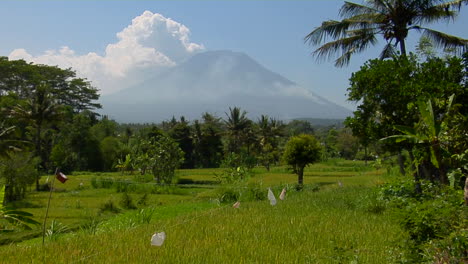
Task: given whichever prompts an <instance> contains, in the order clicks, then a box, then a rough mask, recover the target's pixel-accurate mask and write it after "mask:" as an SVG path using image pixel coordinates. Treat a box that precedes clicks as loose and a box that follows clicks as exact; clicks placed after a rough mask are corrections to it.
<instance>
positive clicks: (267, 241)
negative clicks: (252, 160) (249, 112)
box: [0, 160, 406, 263]
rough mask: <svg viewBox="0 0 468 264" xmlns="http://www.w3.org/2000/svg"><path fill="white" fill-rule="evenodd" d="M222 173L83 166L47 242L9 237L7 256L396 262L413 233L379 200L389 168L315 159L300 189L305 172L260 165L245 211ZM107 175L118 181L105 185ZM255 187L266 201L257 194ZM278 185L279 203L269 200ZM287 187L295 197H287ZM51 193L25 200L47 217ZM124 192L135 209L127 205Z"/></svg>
mask: <svg viewBox="0 0 468 264" xmlns="http://www.w3.org/2000/svg"><path fill="white" fill-rule="evenodd" d="M222 172H223V169H195V170H179V171H177V177H178V182H179V184H177V185H171V186H158V185H155V184H153V182H152V181H151V179H149V178H148V177H146V178H148V179H146V178H145V177H141V176H136V175H127V174H126V175H122V174H120V173H108V174H104V173H102V174H91V173H74V174H73V175H70V177H69V178H70V180H69V181H67V182H66V183H65V184H61V183H60V182H57V181H56V182H55V184H56V188H57V189H56V190H55V192H53V194H52V201H51V206H50V211H49V217H48V222H47V225H46V226H47V229H48V236H47V237H46V239H45V243H44V245H43V244H42V238H41V237H40V236H39V237H37V233H38V232H39V234H40V233H41V231H40V228H41V227H37V230H33V231H28V232H24V231H23V232H18V233H13V234H8V236H9V238H8V239H9V240H8V239H6V238H5V237H4V238H3V239H4V241H6V242H4V245H3V246H1V247H0V262H2V263H392V262H395V261H396V260H397V259H398V256H399V255H400V252H399V249H398V244H399V242H400V241H402V240H404V239H405V237H406V235H405V234H404V233H403V231H401V229H400V227H399V226H398V224H397V223H396V222H395V221H394V220H392V218H391V217H389V216H388V215H387V213H386V211H385V210H380V209H381V208H380V206H379V204H375V199H373V197H374V196H375V190H374V187H375V186H377V185H379V184H381V183H383V182H385V181H386V179H387V177H391V176H388V175H387V172H386V170H385V171H384V170H376V169H374V168H372V167H370V166H369V167H366V166H364V164H363V163H361V162H353V161H343V160H333V161H330V162H327V163H320V164H315V165H312V166H309V167H308V168H307V169H306V173H305V175H304V176H305V177H304V182H305V188H304V190H303V191H301V192H297V191H295V189H294V184H295V182H296V181H297V176H295V175H294V174H292V173H291V172H289V171H288V170H287V169H286V168H284V167H275V168H272V169H271V170H270V171H266V170H265V169H263V168H255V169H254V170H253V173H252V175H251V176H250V178H249V179H248V180H247V181H248V182H249V183H246V184H245V185H243V186H240V187H239V188H241V189H242V188H246V191H245V192H243V191H241V195H240V197H238V198H239V199H238V200H240V206H239V208H233V207H232V202H225V203H223V202H222V201H223V199H221V198H222V194H223V193H222V192H221V191H220V190H223V188H225V187H226V186H224V187H223V186H220V185H219V184H218V183H217V182H216V181H215V175H216V174H220V173H222ZM104 178H106V179H108V181H110V180H109V179H112V180H113V187H109V186H106V187H108V188H102V186H101V185H100V184H98V183H96V182H97V181H98V180H99V179H104ZM46 179H47V177H43V180H44V181H45V180H46ZM49 180H50V179H49ZM93 182H94V183H93ZM123 182H125V183H126V184H122V183H123ZM338 182H340V183H341V185H342V186H339V184H338ZM93 184H94V187H93ZM119 184H122V186H123V185H125V186H127V187H122V186H121V187H116V186H117V185H119ZM248 186H255V189H256V193H257V196H258V195H260V196H262V197H264V198H261V197H260V198H258V199H247V193H248V192H249V190H248V188H249V187H248ZM96 187H97V188H96ZM119 188H120V189H119ZM125 188H127V189H126V192H124V191H122V190H123V189H125ZM268 188H271V189H272V190H273V192H274V194H275V195H276V197H277V200H278V201H277V204H276V205H275V206H272V205H270V203H269V201H268V200H267V199H266V197H267V190H268ZM283 188H285V189H286V190H287V192H286V198H285V199H284V200H279V199H278V195H279V193H280V192H281V190H282V189H283ZM119 190H120V192H119ZM250 191H251V190H250ZM242 193H244V194H242ZM48 194H49V193H48V192H32V193H31V194H29V195H28V198H27V199H26V200H25V201H22V202H21V204H17V206H18V207H20V205H22V206H23V207H22V208H21V209H22V210H25V211H28V212H31V213H33V214H34V216H35V219H36V220H38V221H40V222H42V220H43V217H44V214H45V205H46V203H47V198H48ZM124 195H128V196H129V197H130V199H131V200H132V202H133V203H134V204H135V208H134V209H128V208H127V209H126V208H124V206H123V205H122V204H123V203H122V200H123V196H124ZM144 196H146V198H143V197H144ZM142 200H144V203H143V202H141V201H142ZM127 201H128V198H127ZM111 203H112V204H113V206H114V207H115V208H116V211H112V206H108V205H109V204H111ZM105 204H107V206H106V205H105ZM127 204H128V203H127ZM103 208H107V209H103ZM109 208H110V209H109ZM157 232H165V234H166V239H165V240H164V243H163V245H162V246H160V247H159V246H152V245H151V243H150V240H151V237H152V235H153V234H155V233H157ZM2 236H4V235H2ZM28 236H29V237H34V236H36V237H35V238H31V239H26V238H28Z"/></svg>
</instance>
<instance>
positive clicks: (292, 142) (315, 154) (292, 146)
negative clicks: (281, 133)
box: [283, 134, 322, 188]
mask: <svg viewBox="0 0 468 264" xmlns="http://www.w3.org/2000/svg"><path fill="white" fill-rule="evenodd" d="M321 151H322V148H321V146H320V144H319V142H318V141H317V139H316V138H315V137H314V136H311V135H305V134H303V135H299V136H295V137H291V138H290V139H289V141H288V143H286V147H285V149H284V154H283V159H284V161H285V162H286V163H287V164H288V165H290V166H291V167H292V169H293V171H294V173H296V174H297V184H298V186H299V188H302V185H303V184H304V168H305V167H306V166H307V165H308V164H311V163H314V162H317V161H319V160H320V154H321Z"/></svg>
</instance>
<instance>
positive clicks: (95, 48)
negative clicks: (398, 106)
mask: <svg viewBox="0 0 468 264" xmlns="http://www.w3.org/2000/svg"><path fill="white" fill-rule="evenodd" d="M342 3H343V2H342V1H336V0H309V1H298V0H296V1H279V0H277V1H250V0H239V1H208V0H204V1H196V0H192V1H182V0H176V1H162V0H161V1H110V0H109V1H40V0H39V1H2V2H1V4H0V6H1V8H0V34H1V36H2V41H1V42H0V55H2V56H9V55H10V54H11V53H12V51H14V50H17V49H24V50H25V52H27V54H28V55H31V56H32V57H33V58H34V57H37V56H41V55H43V54H45V53H46V51H47V50H55V51H57V50H60V49H61V47H63V46H66V47H68V48H69V49H70V50H72V51H73V54H74V55H73V56H75V55H76V56H79V55H85V54H88V53H90V52H93V53H96V54H97V55H99V56H103V54H104V53H105V52H106V48H107V47H108V45H109V44H112V43H116V42H117V41H118V37H117V36H116V33H118V32H121V31H122V30H123V29H124V28H126V27H128V26H129V25H130V24H131V23H132V19H134V18H136V17H138V16H140V15H142V14H143V12H144V11H145V10H148V11H151V12H152V13H153V14H156V13H159V14H161V15H162V16H164V17H165V18H170V19H172V20H173V21H176V22H178V23H180V24H183V25H184V26H185V27H187V28H188V29H189V30H190V35H189V38H190V40H189V42H190V43H195V44H197V45H200V46H203V48H204V50H224V49H227V50H233V51H239V52H245V53H247V54H248V55H250V56H251V57H252V58H254V59H255V60H257V61H258V62H260V63H261V64H262V65H264V66H265V67H267V68H268V69H270V70H272V71H274V72H277V73H280V74H281V75H283V76H285V77H286V78H288V79H290V80H292V81H294V82H297V83H298V84H300V85H302V86H304V87H306V88H308V89H310V90H312V91H313V92H315V93H317V94H318V95H321V96H324V97H325V98H327V99H329V100H331V101H333V102H335V103H338V104H340V105H344V106H347V107H348V108H353V105H352V104H349V103H347V102H346V96H345V94H346V88H347V87H348V79H349V77H350V75H351V73H352V72H353V71H356V70H358V69H359V66H360V65H362V64H363V63H364V62H365V61H366V60H368V59H370V58H373V57H377V56H378V54H379V51H380V50H379V48H380V47H382V45H383V41H381V45H380V46H378V47H377V48H373V49H370V50H369V51H368V52H365V53H363V54H362V55H360V56H355V57H354V58H353V59H352V62H351V64H350V65H349V66H348V67H346V68H336V67H334V66H333V63H332V62H327V61H324V62H320V63H319V62H317V61H316V60H315V59H314V58H313V57H311V56H310V55H309V53H310V52H311V51H312V50H313V49H312V48H311V47H309V46H307V45H306V44H304V42H303V38H304V36H305V35H306V34H307V33H309V32H310V31H311V30H313V29H314V27H316V26H319V25H320V23H321V22H322V21H324V20H327V19H338V18H339V17H338V10H339V8H340V7H341V5H342ZM466 24H468V12H467V7H465V9H463V10H462V12H461V14H460V16H459V18H458V20H457V21H456V23H452V24H449V25H445V24H440V25H434V26H432V27H433V28H436V29H439V30H442V31H444V32H448V33H451V34H455V35H457V36H460V37H464V38H468V27H466ZM417 36H418V35H414V38H413V39H412V40H411V41H410V43H409V47H410V48H411V49H412V50H414V45H415V39H416V37H417ZM80 63H84V62H83V60H80ZM88 78H89V79H92V77H88ZM98 88H100V87H98Z"/></svg>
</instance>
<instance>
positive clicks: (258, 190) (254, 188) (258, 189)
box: [242, 183, 267, 201]
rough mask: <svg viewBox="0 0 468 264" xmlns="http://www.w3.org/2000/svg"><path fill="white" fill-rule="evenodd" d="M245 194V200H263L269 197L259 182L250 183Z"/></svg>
mask: <svg viewBox="0 0 468 264" xmlns="http://www.w3.org/2000/svg"><path fill="white" fill-rule="evenodd" d="M243 196H244V197H242V198H243V200H247V201H263V200H265V199H266V197H267V191H266V190H265V188H263V187H262V185H261V184H259V183H249V184H248V185H247V188H246V191H245V193H244V195H243Z"/></svg>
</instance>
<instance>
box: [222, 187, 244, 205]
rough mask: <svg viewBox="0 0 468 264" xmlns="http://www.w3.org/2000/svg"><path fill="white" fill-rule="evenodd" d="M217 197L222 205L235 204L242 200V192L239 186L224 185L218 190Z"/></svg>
mask: <svg viewBox="0 0 468 264" xmlns="http://www.w3.org/2000/svg"><path fill="white" fill-rule="evenodd" d="M216 197H217V199H218V201H219V202H220V203H233V202H236V201H239V200H240V197H241V192H240V190H239V188H238V187H237V186H234V185H224V186H221V187H219V188H218V189H217V192H216Z"/></svg>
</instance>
